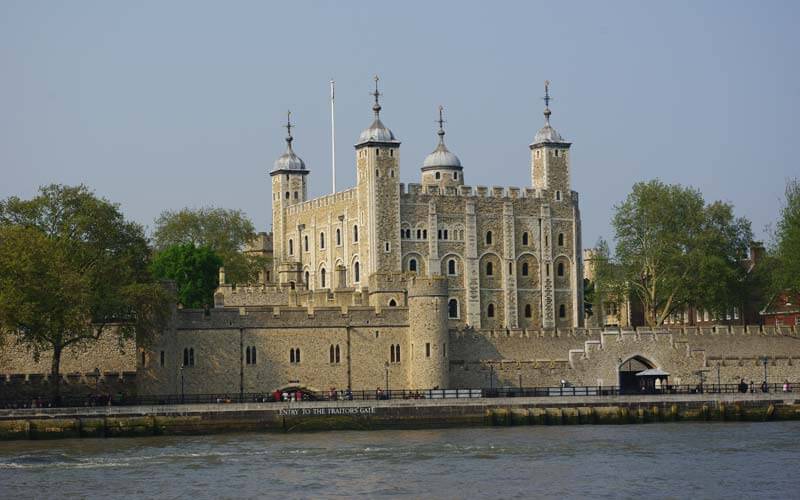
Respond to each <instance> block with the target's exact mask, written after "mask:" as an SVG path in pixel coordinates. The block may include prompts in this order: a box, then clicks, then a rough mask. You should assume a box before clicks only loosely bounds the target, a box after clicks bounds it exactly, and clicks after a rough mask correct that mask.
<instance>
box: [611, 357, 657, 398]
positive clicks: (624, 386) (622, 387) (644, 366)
mask: <svg viewBox="0 0 800 500" xmlns="http://www.w3.org/2000/svg"><path fill="white" fill-rule="evenodd" d="M650 368H655V366H653V363H651V362H649V361H648V360H646V359H644V358H642V357H640V356H634V357H632V358H629V359H628V360H627V361H623V362H622V364H621V365H619V392H620V394H639V393H640V392H642V390H641V387H640V382H641V381H640V380H639V379H637V377H636V374H637V373H639V372H643V371H645V370H649V369H650Z"/></svg>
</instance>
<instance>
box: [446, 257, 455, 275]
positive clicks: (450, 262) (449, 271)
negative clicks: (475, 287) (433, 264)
mask: <svg viewBox="0 0 800 500" xmlns="http://www.w3.org/2000/svg"><path fill="white" fill-rule="evenodd" d="M447 274H450V275H455V274H456V260H455V259H450V260H448V261H447Z"/></svg>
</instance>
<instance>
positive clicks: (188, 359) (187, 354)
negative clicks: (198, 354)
mask: <svg viewBox="0 0 800 500" xmlns="http://www.w3.org/2000/svg"><path fill="white" fill-rule="evenodd" d="M183 366H194V348H193V347H189V348H184V350H183Z"/></svg>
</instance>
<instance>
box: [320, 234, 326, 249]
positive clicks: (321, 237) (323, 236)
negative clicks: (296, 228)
mask: <svg viewBox="0 0 800 500" xmlns="http://www.w3.org/2000/svg"><path fill="white" fill-rule="evenodd" d="M319 248H320V249H323V248H325V233H319Z"/></svg>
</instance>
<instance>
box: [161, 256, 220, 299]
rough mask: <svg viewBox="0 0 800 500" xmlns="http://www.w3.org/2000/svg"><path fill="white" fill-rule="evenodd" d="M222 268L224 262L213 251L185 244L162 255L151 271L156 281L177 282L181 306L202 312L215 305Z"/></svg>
mask: <svg viewBox="0 0 800 500" xmlns="http://www.w3.org/2000/svg"><path fill="white" fill-rule="evenodd" d="M221 265H222V259H220V258H219V257H218V256H217V254H215V253H214V251H213V250H211V249H210V248H208V247H196V246H194V244H192V243H185V244H183V245H173V246H171V247H168V248H166V249H165V250H164V251H162V252H159V253H158V255H156V257H155V259H153V263H152V266H151V268H152V270H153V274H154V275H155V276H156V277H158V278H162V279H170V280H174V281H175V283H176V284H177V288H178V300H179V301H180V303H181V304H183V305H184V306H186V307H192V308H199V307H203V306H204V305H209V304H211V303H212V301H213V296H214V290H215V289H216V287H217V271H218V269H219V268H220V266H221Z"/></svg>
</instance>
